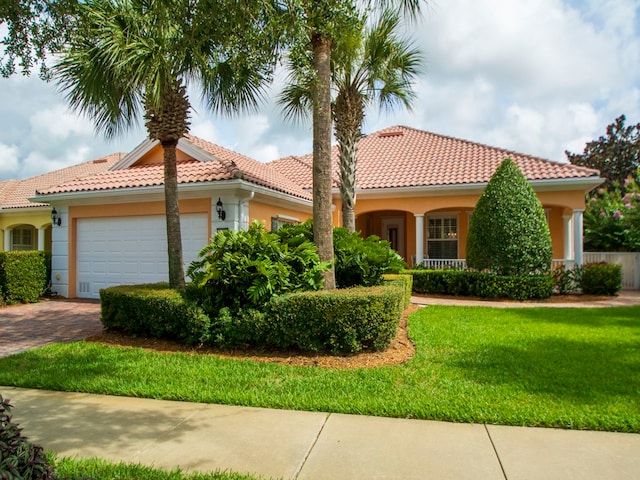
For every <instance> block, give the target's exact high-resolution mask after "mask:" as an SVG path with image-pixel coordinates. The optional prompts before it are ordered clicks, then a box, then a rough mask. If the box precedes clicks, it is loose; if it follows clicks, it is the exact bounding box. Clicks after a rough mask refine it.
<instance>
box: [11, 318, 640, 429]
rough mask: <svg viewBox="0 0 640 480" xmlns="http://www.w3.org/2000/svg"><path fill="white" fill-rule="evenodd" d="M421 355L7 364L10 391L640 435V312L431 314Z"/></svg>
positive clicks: (420, 340)
mask: <svg viewBox="0 0 640 480" xmlns="http://www.w3.org/2000/svg"><path fill="white" fill-rule="evenodd" d="M409 328H410V336H411V338H412V339H413V341H414V342H415V344H416V347H417V353H416V356H415V357H414V359H413V360H411V361H410V362H408V363H406V364H404V365H399V366H390V367H378V368H372V369H358V370H330V369H324V368H318V367H291V366H283V365H278V364H264V363H253V362H251V361H249V360H223V359H220V358H216V357H212V356H201V355H190V354H184V353H171V354H168V353H163V354H158V353H155V352H150V351H145V350H141V349H134V348H121V347H112V346H105V345H98V344H91V343H85V342H77V343H72V344H57V345H51V346H47V347H44V348H40V349H36V350H32V351H29V352H25V353H22V354H19V355H15V356H12V357H8V358H4V359H0V385H13V386H22V387H34V388H43V389H53V390H68V391H82V392H94V393H104V394H113V395H129V396H139V397H151V398H161V399H171V400H186V401H194V402H211V403H223V404H234V405H250V406H259V407H272V408H285V409H297V410H312V411H326V412H340V413H356V414H369V415H379V416H391V417H408V418H423V419H437V420H448V421H455V422H478V423H492V424H508V425H532V426H533V425H535V426H553V427H563V428H573V429H593V430H610V431H625V432H640V307H624V308H608V309H554V308H522V309H498V308H487V307H444V306H432V307H428V308H424V309H421V310H420V311H418V312H416V313H414V314H413V315H412V316H411V317H410V320H409Z"/></svg>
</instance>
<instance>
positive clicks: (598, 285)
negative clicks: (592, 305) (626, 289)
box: [582, 263, 622, 295]
mask: <svg viewBox="0 0 640 480" xmlns="http://www.w3.org/2000/svg"><path fill="white" fill-rule="evenodd" d="M621 288H622V266H621V265H619V264H617V263H587V264H585V265H584V266H583V270H582V293H584V294H587V295H617V293H618V292H619V291H620V289H621Z"/></svg>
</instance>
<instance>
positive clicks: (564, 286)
mask: <svg viewBox="0 0 640 480" xmlns="http://www.w3.org/2000/svg"><path fill="white" fill-rule="evenodd" d="M552 277H553V291H554V292H555V293H557V294H558V295H567V294H569V293H577V292H579V291H580V290H581V289H582V267H577V266H576V267H574V268H571V269H566V268H565V266H564V265H560V266H558V267H556V268H555V269H554V270H553V272H552Z"/></svg>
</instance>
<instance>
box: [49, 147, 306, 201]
mask: <svg viewBox="0 0 640 480" xmlns="http://www.w3.org/2000/svg"><path fill="white" fill-rule="evenodd" d="M186 140H187V141H188V142H189V143H191V144H192V145H194V146H196V147H198V148H199V149H201V150H203V151H204V152H206V153H207V154H209V155H211V156H213V157H215V158H216V160H217V161H200V160H186V161H181V162H178V165H177V167H178V183H179V184H186V183H198V182H214V181H225V180H234V179H243V180H245V181H247V182H251V183H254V184H256V185H261V186H264V187H268V188H271V189H273V190H277V191H280V192H283V193H287V194H289V195H293V196H296V197H299V198H303V199H306V200H311V195H310V194H309V192H306V191H305V190H303V189H301V188H300V187H299V186H298V185H296V184H295V183H293V182H292V181H290V180H289V179H288V178H286V177H283V176H282V175H281V174H280V173H278V172H277V171H276V170H274V169H273V168H272V167H270V166H268V165H265V164H263V163H260V162H258V161H256V160H253V159H251V158H249V157H245V156H244V155H240V154H239V153H236V152H233V151H231V150H228V149H226V148H223V147H220V146H218V145H215V144H213V143H210V142H207V141H205V140H202V139H200V138H197V137H193V136H186ZM163 184H164V167H163V165H162V164H144V165H133V166H131V167H128V168H123V169H119V170H110V171H107V172H103V173H100V174H97V175H94V176H91V177H88V178H83V179H78V180H74V181H71V182H67V183H64V184H61V185H58V186H56V187H54V188H49V189H45V190H39V191H38V193H40V194H57V193H71V192H89V191H100V190H114V189H119V188H132V187H150V186H159V185H163Z"/></svg>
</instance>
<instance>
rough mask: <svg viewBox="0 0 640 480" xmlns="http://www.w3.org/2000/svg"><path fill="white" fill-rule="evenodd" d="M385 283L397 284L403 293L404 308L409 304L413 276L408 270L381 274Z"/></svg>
mask: <svg viewBox="0 0 640 480" xmlns="http://www.w3.org/2000/svg"><path fill="white" fill-rule="evenodd" d="M382 279H383V280H384V282H385V285H398V286H399V287H400V288H402V291H403V293H404V295H403V298H404V308H407V307H409V305H411V293H412V292H413V276H412V275H411V274H410V273H408V272H403V273H401V274H397V273H386V274H384V275H383V276H382Z"/></svg>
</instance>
